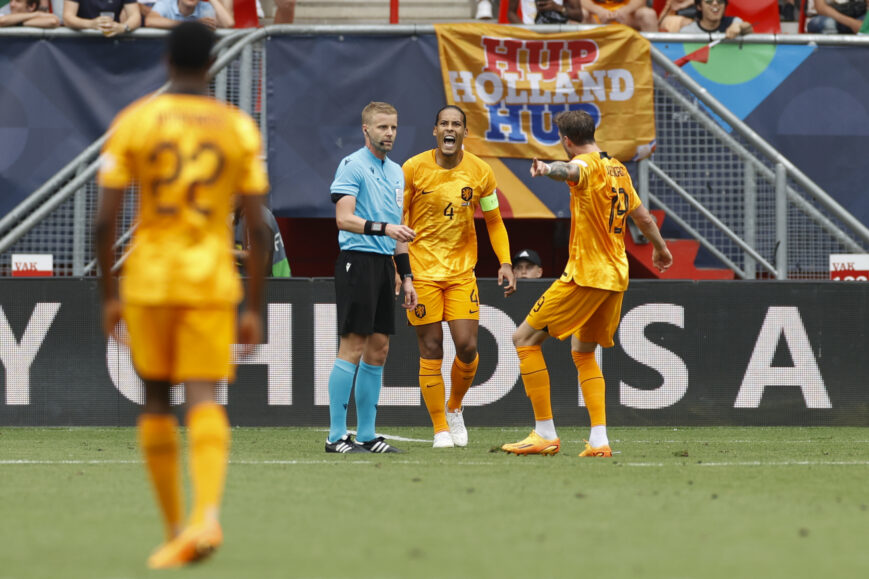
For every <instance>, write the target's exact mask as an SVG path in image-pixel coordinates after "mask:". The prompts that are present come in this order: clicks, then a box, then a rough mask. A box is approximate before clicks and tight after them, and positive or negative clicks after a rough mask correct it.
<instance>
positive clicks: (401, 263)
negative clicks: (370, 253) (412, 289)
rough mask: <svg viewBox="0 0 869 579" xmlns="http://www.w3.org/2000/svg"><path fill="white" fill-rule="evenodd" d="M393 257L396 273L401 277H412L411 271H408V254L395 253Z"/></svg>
mask: <svg viewBox="0 0 869 579" xmlns="http://www.w3.org/2000/svg"><path fill="white" fill-rule="evenodd" d="M393 257H394V258H395V269H397V270H398V275H399V276H400V277H401V279H407V278H410V279H413V272H411V271H410V255H408V254H407V253H396V254H395V255H394V256H393Z"/></svg>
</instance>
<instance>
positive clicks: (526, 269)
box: [513, 249, 543, 279]
mask: <svg viewBox="0 0 869 579" xmlns="http://www.w3.org/2000/svg"><path fill="white" fill-rule="evenodd" d="M513 274H514V275H515V276H516V279H522V278H524V279H536V278H539V277H543V262H542V261H540V255H538V254H537V252H536V251H534V250H533V249H523V250H522V251H520V252H519V253H517V254H516V255H514V256H513Z"/></svg>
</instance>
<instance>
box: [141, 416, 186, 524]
mask: <svg viewBox="0 0 869 579" xmlns="http://www.w3.org/2000/svg"><path fill="white" fill-rule="evenodd" d="M180 446H181V444H180V441H179V437H178V421H177V420H176V419H175V417H174V416H173V415H171V414H142V415H141V416H140V417H139V447H140V448H141V449H142V454H143V455H144V458H145V468H146V469H147V470H148V474H149V475H150V477H151V484H152V485H153V486H154V493H155V494H156V495H157V505H158V506H159V507H160V512H161V513H162V515H163V524H164V525H165V528H166V540H167V541H169V540H171V539H172V538H173V537H175V535H177V534H178V533H179V532H180V531H181V517H182V516H183V510H184V506H183V500H182V497H181V463H180V460H179V456H178V455H179V448H180Z"/></svg>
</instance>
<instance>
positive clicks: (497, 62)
mask: <svg viewBox="0 0 869 579" xmlns="http://www.w3.org/2000/svg"><path fill="white" fill-rule="evenodd" d="M481 42H482V43H483V48H484V49H485V54H486V65H485V70H487V71H490V72H494V73H498V74H504V73H515V74H518V75H519V78H522V69H521V68H520V67H519V52H520V51H525V52H526V53H527V54H528V63H527V66H528V71H529V72H531V73H536V74H540V75H542V78H543V80H547V81H551V80H555V78H556V77H557V76H558V73H559V72H562V70H561V62H562V60H561V53H562V52H567V53H568V56H569V58H568V59H567V60H566V62H565V64H566V65H567V66H566V68H567V70H565V71H563V72H567V73H570V72H573V71H579V70H582V69H583V68H584V67H586V66H588V65H589V64H591V63H593V62H595V61H597V59H598V57H599V56H600V52H599V51H598V47H597V44H596V43H595V42H592V41H591V40H570V41H564V40H525V41H523V40H514V39H512V38H491V37H487V36H484V37H483V38H482V39H481Z"/></svg>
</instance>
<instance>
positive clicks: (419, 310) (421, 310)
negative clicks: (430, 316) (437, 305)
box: [413, 304, 425, 319]
mask: <svg viewBox="0 0 869 579" xmlns="http://www.w3.org/2000/svg"><path fill="white" fill-rule="evenodd" d="M413 315H415V316H416V317H417V318H420V319H422V318H424V317H425V304H417V306H416V307H415V308H413Z"/></svg>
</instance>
